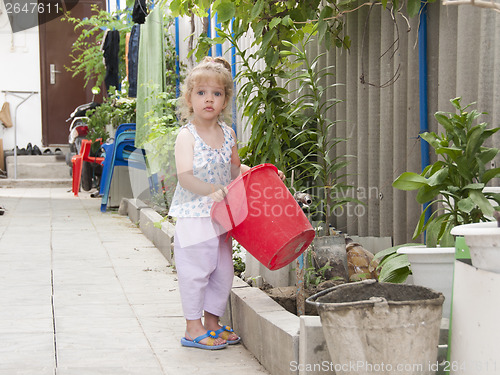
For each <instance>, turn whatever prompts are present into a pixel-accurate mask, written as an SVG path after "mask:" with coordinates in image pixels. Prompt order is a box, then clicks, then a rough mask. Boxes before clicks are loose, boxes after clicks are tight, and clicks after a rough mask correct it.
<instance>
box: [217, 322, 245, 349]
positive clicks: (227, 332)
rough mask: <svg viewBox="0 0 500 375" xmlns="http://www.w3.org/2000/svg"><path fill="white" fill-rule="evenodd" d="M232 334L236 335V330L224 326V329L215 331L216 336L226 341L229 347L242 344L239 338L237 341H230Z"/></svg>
mask: <svg viewBox="0 0 500 375" xmlns="http://www.w3.org/2000/svg"><path fill="white" fill-rule="evenodd" d="M231 333H234V330H233V329H232V328H231V327H229V326H223V327H222V328H220V329H218V330H217V331H215V334H216V335H218V337H220V338H221V339H223V340H226V341H227V343H228V345H234V344H237V343H239V342H240V340H241V337H238V338H237V339H236V340H228V338H229V336H230V334H231Z"/></svg>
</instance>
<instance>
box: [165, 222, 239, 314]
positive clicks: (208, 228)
mask: <svg viewBox="0 0 500 375" xmlns="http://www.w3.org/2000/svg"><path fill="white" fill-rule="evenodd" d="M174 239H175V240H174V257H175V267H176V269H177V279H178V281H179V291H180V294H181V300H182V309H183V311H184V317H185V318H186V319H188V320H196V319H200V318H201V316H202V314H203V310H205V311H208V312H209V313H211V314H214V315H216V316H222V315H224V312H225V310H226V304H227V300H228V298H229V293H230V292H231V286H232V284H233V277H234V269H233V259H232V258H233V256H232V241H231V237H229V238H228V240H227V241H226V234H222V235H219V234H218V231H217V228H216V227H214V224H213V223H212V220H211V219H210V218H209V217H203V218H178V219H177V223H176V225H175V236H174ZM181 244H182V245H183V246H181Z"/></svg>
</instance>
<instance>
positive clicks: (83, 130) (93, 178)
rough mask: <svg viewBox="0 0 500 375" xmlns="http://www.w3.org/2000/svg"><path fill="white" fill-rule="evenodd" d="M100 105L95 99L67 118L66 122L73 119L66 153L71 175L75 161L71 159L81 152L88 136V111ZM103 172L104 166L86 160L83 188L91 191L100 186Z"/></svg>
mask: <svg viewBox="0 0 500 375" xmlns="http://www.w3.org/2000/svg"><path fill="white" fill-rule="evenodd" d="M100 105H101V104H100V103H96V102H94V101H92V102H91V103H86V104H82V105H79V106H78V107H76V108H75V110H74V111H73V112H72V113H71V115H70V117H69V118H68V119H67V120H66V122H69V121H71V124H70V126H69V136H68V144H69V152H68V153H67V154H66V164H67V165H68V166H69V167H70V175H71V174H72V173H73V163H72V162H71V159H72V158H73V156H74V155H77V154H79V153H80V150H81V148H82V140H83V139H85V138H86V136H87V134H88V132H89V127H88V120H89V118H88V117H87V111H89V110H92V109H95V108H97V107H98V106H100ZM101 172H102V167H101V166H100V165H98V164H95V163H88V162H86V161H84V162H83V165H82V177H81V187H82V189H83V190H85V191H89V190H91V189H92V188H93V187H96V186H99V181H100V175H101Z"/></svg>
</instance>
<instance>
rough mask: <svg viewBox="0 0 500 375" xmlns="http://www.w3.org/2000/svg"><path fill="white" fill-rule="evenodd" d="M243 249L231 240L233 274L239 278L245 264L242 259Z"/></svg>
mask: <svg viewBox="0 0 500 375" xmlns="http://www.w3.org/2000/svg"><path fill="white" fill-rule="evenodd" d="M242 253H243V249H242V247H241V245H240V244H239V243H238V242H237V241H235V240H233V266H234V274H235V275H236V276H238V277H241V274H242V273H243V272H245V268H246V264H245V261H244V260H243V257H242Z"/></svg>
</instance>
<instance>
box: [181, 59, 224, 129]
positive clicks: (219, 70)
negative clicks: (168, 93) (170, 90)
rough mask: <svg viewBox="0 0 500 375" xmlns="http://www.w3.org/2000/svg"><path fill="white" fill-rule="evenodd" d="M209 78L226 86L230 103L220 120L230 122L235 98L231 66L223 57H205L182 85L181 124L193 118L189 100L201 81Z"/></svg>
mask: <svg viewBox="0 0 500 375" xmlns="http://www.w3.org/2000/svg"><path fill="white" fill-rule="evenodd" d="M207 78H215V79H217V80H218V82H219V83H220V84H222V85H223V86H224V91H225V96H226V103H228V105H227V106H226V108H224V110H223V111H222V112H221V114H220V116H219V120H222V121H225V120H226V119H227V120H230V118H231V114H232V110H231V107H232V106H231V103H232V96H233V77H232V74H231V65H230V64H229V62H227V60H226V59H224V58H222V57H215V58H214V57H205V58H204V59H203V61H202V62H201V63H200V64H198V65H197V66H195V67H194V68H193V69H192V70H191V72H190V73H189V74H188V75H187V76H186V78H185V79H184V83H183V84H182V87H181V94H180V96H179V99H178V102H177V114H178V116H179V121H180V122H181V123H187V122H189V121H190V120H191V118H192V116H193V107H191V106H190V105H189V103H188V100H187V98H189V97H190V95H191V93H192V91H193V88H194V86H195V85H196V84H197V83H198V82H200V81H201V80H205V79H207Z"/></svg>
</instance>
